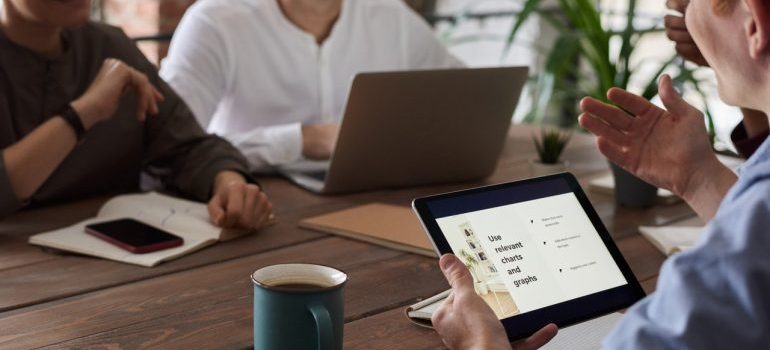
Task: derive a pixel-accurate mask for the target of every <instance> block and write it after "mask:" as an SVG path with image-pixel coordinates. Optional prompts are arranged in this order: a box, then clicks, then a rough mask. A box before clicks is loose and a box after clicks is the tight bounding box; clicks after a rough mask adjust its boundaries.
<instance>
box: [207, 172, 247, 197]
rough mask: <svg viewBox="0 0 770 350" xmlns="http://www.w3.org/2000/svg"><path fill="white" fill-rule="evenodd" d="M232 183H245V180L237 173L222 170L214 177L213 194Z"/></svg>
mask: <svg viewBox="0 0 770 350" xmlns="http://www.w3.org/2000/svg"><path fill="white" fill-rule="evenodd" d="M233 183H244V184H245V183H246V178H244V177H243V175H241V174H240V173H238V172H235V171H232V170H223V171H220V172H219V173H217V175H216V176H215V177H214V187H213V189H214V191H213V192H214V193H217V192H219V190H221V189H222V188H224V187H226V186H229V185H230V184H233Z"/></svg>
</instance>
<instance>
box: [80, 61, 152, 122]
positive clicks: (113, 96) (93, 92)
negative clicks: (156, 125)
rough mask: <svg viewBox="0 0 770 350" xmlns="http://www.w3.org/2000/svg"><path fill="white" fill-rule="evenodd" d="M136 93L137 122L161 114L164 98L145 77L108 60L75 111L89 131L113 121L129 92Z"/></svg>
mask: <svg viewBox="0 0 770 350" xmlns="http://www.w3.org/2000/svg"><path fill="white" fill-rule="evenodd" d="M129 90H133V91H134V92H135V93H136V118H137V119H138V120H140V121H144V119H145V117H146V116H147V114H153V115H154V114H158V102H159V101H163V95H162V94H161V93H160V92H159V91H158V90H157V89H156V88H155V87H154V86H153V85H152V83H150V80H149V79H147V76H146V75H144V73H142V72H140V71H138V70H136V69H134V68H132V67H131V66H129V65H127V64H125V63H123V62H122V61H120V60H118V59H114V58H108V59H106V60H104V62H103V63H102V67H101V69H100V70H99V73H98V74H97V75H96V78H94V81H93V82H91V85H90V86H89V87H88V90H86V92H85V93H84V94H83V95H82V96H80V97H79V98H78V99H77V100H75V101H73V102H72V107H73V108H74V109H75V110H76V111H77V112H78V115H80V118H81V120H82V122H83V126H84V127H85V128H86V130H88V129H90V128H91V127H92V126H93V125H95V124H97V123H99V122H101V121H104V120H107V119H110V118H112V115H113V114H115V111H116V110H117V108H118V105H119V103H120V98H121V97H122V96H123V94H125V93H126V92H127V91H129Z"/></svg>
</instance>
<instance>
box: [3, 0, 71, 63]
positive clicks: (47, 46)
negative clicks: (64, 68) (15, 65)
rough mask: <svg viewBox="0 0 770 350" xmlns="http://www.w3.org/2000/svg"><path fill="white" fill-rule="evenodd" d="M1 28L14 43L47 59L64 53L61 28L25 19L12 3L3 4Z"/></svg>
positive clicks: (5, 2)
mask: <svg viewBox="0 0 770 350" xmlns="http://www.w3.org/2000/svg"><path fill="white" fill-rule="evenodd" d="M3 9H4V11H2V15H0V28H1V29H2V31H3V34H5V36H6V37H7V38H8V39H9V40H11V41H12V42H14V43H16V44H18V45H20V46H22V47H25V48H27V49H30V50H32V51H34V52H36V53H38V54H41V55H44V56H46V57H56V56H58V55H59V54H61V52H62V41H61V31H62V28H61V27H56V26H51V25H47V24H44V23H40V22H36V21H32V20H29V19H27V18H24V17H23V16H22V15H21V14H20V13H19V12H18V10H17V9H16V8H15V7H13V4H12V3H11V2H10V1H4V2H3Z"/></svg>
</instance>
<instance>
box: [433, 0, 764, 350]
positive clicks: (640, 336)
mask: <svg viewBox="0 0 770 350" xmlns="http://www.w3.org/2000/svg"><path fill="white" fill-rule="evenodd" d="M685 21H686V24H687V28H688V30H689V32H690V34H691V35H692V37H693V39H694V41H695V43H696V44H697V46H698V48H699V49H700V51H701V53H702V54H703V57H704V58H705V60H706V61H707V63H708V64H709V65H710V66H711V67H712V68H713V70H714V72H715V74H716V77H717V82H718V87H719V94H720V97H721V99H722V100H724V101H725V102H726V103H728V104H731V105H735V106H742V107H745V108H750V109H754V110H757V111H760V112H763V113H765V114H767V113H768V112H770V98H768V96H770V3H768V2H766V1H763V0H692V1H691V2H690V4H689V6H688V7H687V11H686V13H685ZM659 90H660V97H661V100H662V101H663V103H664V105H665V107H666V109H665V110H664V109H661V108H658V107H656V106H654V105H653V104H651V103H649V102H648V101H646V100H644V99H643V98H641V97H639V96H636V95H633V94H631V93H628V92H626V91H624V90H621V89H611V90H610V91H608V94H607V95H608V98H609V100H610V101H612V102H613V103H614V104H615V105H616V106H617V107H615V106H611V105H608V104H603V103H601V102H599V101H597V100H594V99H591V98H586V99H584V100H583V101H582V102H581V108H582V110H583V112H584V113H583V114H582V115H581V116H580V124H581V125H582V126H583V127H584V128H586V129H588V130H590V131H591V132H592V133H594V134H595V135H596V136H597V144H598V147H599V149H600V151H601V152H602V153H603V154H604V155H606V156H607V157H608V158H609V159H610V160H611V161H613V162H615V163H617V164H618V165H620V166H622V167H623V168H625V169H626V170H628V171H630V172H632V173H634V174H637V175H639V176H640V177H642V178H644V179H645V180H648V181H651V182H653V183H654V184H658V185H660V184H664V185H668V186H667V187H668V188H672V189H674V191H675V192H676V193H678V194H680V195H682V196H683V197H684V198H685V200H687V202H688V203H689V204H690V205H693V207H694V208H695V209H696V211H698V212H699V214H701V216H702V217H704V218H707V219H708V218H710V220H709V223H708V225H707V226H706V228H705V232H704V234H703V235H702V237H701V239H700V241H699V242H698V244H697V245H696V246H695V247H694V248H693V249H691V250H689V251H686V252H683V253H679V254H677V255H674V256H672V257H671V258H669V259H668V260H667V261H666V262H665V263H664V265H663V268H662V270H661V273H660V276H659V278H658V285H657V288H656V291H655V292H654V293H652V294H650V295H649V296H647V297H646V298H644V299H643V300H641V301H640V302H639V303H637V304H636V305H634V306H633V307H631V308H630V309H629V310H628V312H627V313H626V315H625V316H624V317H623V319H622V321H621V322H620V324H619V325H618V326H617V327H616V329H615V330H614V331H613V332H612V333H611V334H610V335H609V336H608V337H607V339H605V342H604V347H605V348H607V349H764V348H768V346H770V141H767V140H766V141H765V142H764V143H763V144H762V145H761V146H760V147H759V148H758V149H757V150H756V152H755V153H754V154H753V155H752V156H751V158H750V159H749V160H748V161H747V162H746V164H745V165H744V166H743V168H742V169H741V175H740V177H739V178H737V179H736V178H735V177H734V176H731V175H729V174H726V173H724V172H723V171H722V170H721V169H719V168H715V167H713V165H712V164H713V163H711V162H712V157H714V155H713V154H712V153H711V152H710V147H704V144H707V143H708V138H707V134H706V130H705V126H704V125H703V119H702V115H701V114H700V112H698V111H697V110H696V109H695V108H693V107H692V106H690V105H688V104H687V103H686V102H685V101H684V100H683V99H682V98H681V97H680V96H679V95H678V94H677V93H676V91H675V90H674V89H673V87H672V85H671V79H670V77H668V76H663V77H661V79H660V85H659ZM704 150H709V151H708V152H706V151H704ZM704 164H705V165H704ZM439 264H440V266H441V269H442V271H443V272H444V274H445V276H446V277H447V280H449V282H450V284H451V285H452V288H453V292H452V295H451V296H450V297H449V298H448V299H447V302H446V303H445V304H444V305H443V306H442V307H441V308H440V309H439V310H438V311H437V312H436V313H435V314H434V316H433V324H434V326H435V328H436V330H437V331H438V333H439V334H440V335H441V337H442V339H443V340H444V342H445V343H446V345H447V346H448V347H450V348H452V349H511V347H512V345H513V347H514V348H516V349H536V348H539V347H540V346H542V345H544V344H545V343H547V342H548V341H549V340H550V339H551V338H552V337H553V336H554V335H555V334H556V332H557V330H556V327H555V326H554V325H548V326H546V327H545V328H543V329H542V330H540V331H539V332H537V333H536V334H534V335H533V336H531V337H530V338H528V339H525V340H524V341H522V342H519V343H516V344H509V343H508V342H507V338H506V336H505V330H504V329H503V327H502V325H501V323H500V322H499V321H498V320H497V318H496V317H495V315H494V314H493V313H492V311H491V309H489V307H488V306H487V305H486V304H485V303H484V302H483V301H482V300H481V299H480V298H479V297H478V296H477V295H476V294H475V292H474V291H473V283H472V279H471V276H470V273H469V272H468V271H467V268H465V266H464V264H463V263H462V262H461V261H459V259H457V258H456V257H455V256H453V255H445V256H442V257H441V260H440V262H439Z"/></svg>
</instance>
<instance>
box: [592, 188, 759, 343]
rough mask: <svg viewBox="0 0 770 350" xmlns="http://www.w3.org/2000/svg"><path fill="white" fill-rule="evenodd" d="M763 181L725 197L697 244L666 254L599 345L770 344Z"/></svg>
mask: <svg viewBox="0 0 770 350" xmlns="http://www.w3.org/2000/svg"><path fill="white" fill-rule="evenodd" d="M768 191H770V186H768V185H767V184H764V185H762V186H758V187H753V188H752V189H751V191H746V193H745V194H744V195H742V197H743V198H740V199H738V200H735V201H732V202H731V203H728V205H727V206H725V207H723V208H721V209H720V213H718V214H717V217H715V218H714V220H713V221H712V222H711V223H710V224H709V225H708V226H707V228H706V231H705V232H704V236H703V238H702V240H701V242H699V245H698V246H697V247H696V248H694V249H693V250H691V251H688V252H684V253H679V254H677V255H674V256H672V257H671V258H669V259H668V260H667V261H666V263H665V264H664V265H663V269H662V270H661V273H660V277H659V280H658V286H657V290H656V291H655V292H654V293H653V294H651V295H650V296H648V297H647V298H645V299H644V300H642V301H640V302H639V303H637V304H636V305H635V306H634V307H632V308H631V309H630V310H629V311H628V312H627V313H626V315H625V317H624V318H623V320H622V321H621V322H620V324H619V325H618V327H617V328H616V329H615V330H614V331H613V333H612V334H610V336H609V337H608V338H607V339H606V340H605V343H604V348H606V349H758V348H763V347H766V345H767V344H768V343H770V334H768V333H767V331H766V330H767V329H768V327H770V300H768V299H767V295H770V258H768V255H767V251H768V249H770V236H769V235H767V227H770V219H768V218H770V210H768V204H769V203H768V202H769V201H768V200H767V199H766V198H763V197H766V194H767V193H768Z"/></svg>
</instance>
